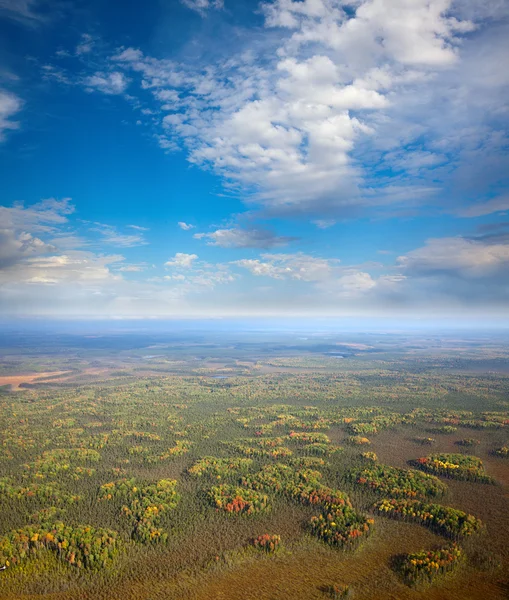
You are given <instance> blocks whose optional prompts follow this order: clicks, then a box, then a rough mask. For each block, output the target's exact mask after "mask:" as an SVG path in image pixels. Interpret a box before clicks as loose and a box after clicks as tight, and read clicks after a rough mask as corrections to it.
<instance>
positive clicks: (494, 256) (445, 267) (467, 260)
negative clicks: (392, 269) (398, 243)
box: [397, 237, 509, 278]
mask: <svg viewBox="0 0 509 600" xmlns="http://www.w3.org/2000/svg"><path fill="white" fill-rule="evenodd" d="M397 262H398V265H399V266H400V268H401V269H402V270H403V272H404V273H405V274H412V275H417V276H422V275H436V274H450V275H459V276H462V277H469V278H489V277H492V276H494V275H497V274H499V273H500V272H501V270H502V269H504V270H507V268H508V267H509V243H494V244H490V243H486V242H483V241H481V240H474V239H466V238H462V237H449V238H435V239H430V240H428V241H427V242H426V245H425V246H423V247H422V248H417V249H416V250H412V251H411V252H408V253H407V254H406V255H405V256H400V257H398V260H397Z"/></svg>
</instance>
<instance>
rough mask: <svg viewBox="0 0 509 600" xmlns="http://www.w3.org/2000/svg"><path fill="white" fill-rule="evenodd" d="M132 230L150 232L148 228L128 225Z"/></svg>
mask: <svg viewBox="0 0 509 600" xmlns="http://www.w3.org/2000/svg"><path fill="white" fill-rule="evenodd" d="M127 227H129V228H130V229H136V231H149V228H148V227H142V226H141V225H128V226H127Z"/></svg>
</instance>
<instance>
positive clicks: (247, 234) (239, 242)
mask: <svg viewBox="0 0 509 600" xmlns="http://www.w3.org/2000/svg"><path fill="white" fill-rule="evenodd" d="M193 237H194V238H195V239H198V240H203V239H205V240H208V242H207V243H208V244H209V245H210V246H221V247H222V248H276V247H278V246H286V245H287V244H288V243H289V242H291V241H293V240H295V239H296V238H294V237H287V236H277V235H275V234H274V233H272V232H271V231H268V230H266V229H255V228H251V229H240V228H231V229H217V230H216V231H213V232H212V233H195V234H194V236H193Z"/></svg>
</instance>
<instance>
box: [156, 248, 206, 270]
mask: <svg viewBox="0 0 509 600" xmlns="http://www.w3.org/2000/svg"><path fill="white" fill-rule="evenodd" d="M197 258H198V255H197V254H186V253H185V252H177V253H176V254H175V256H174V257H173V258H171V259H170V260H168V261H167V262H165V263H164V266H165V267H177V268H183V269H190V268H191V267H192V266H193V262H194V261H195V260H196V259H197Z"/></svg>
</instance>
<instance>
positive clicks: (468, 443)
mask: <svg viewBox="0 0 509 600" xmlns="http://www.w3.org/2000/svg"><path fill="white" fill-rule="evenodd" d="M454 443H455V444H456V446H463V447H465V448H471V447H472V446H478V445H479V444H480V443H481V442H480V441H479V440H476V439H474V438H463V439H462V440H456V441H455V442H454Z"/></svg>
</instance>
